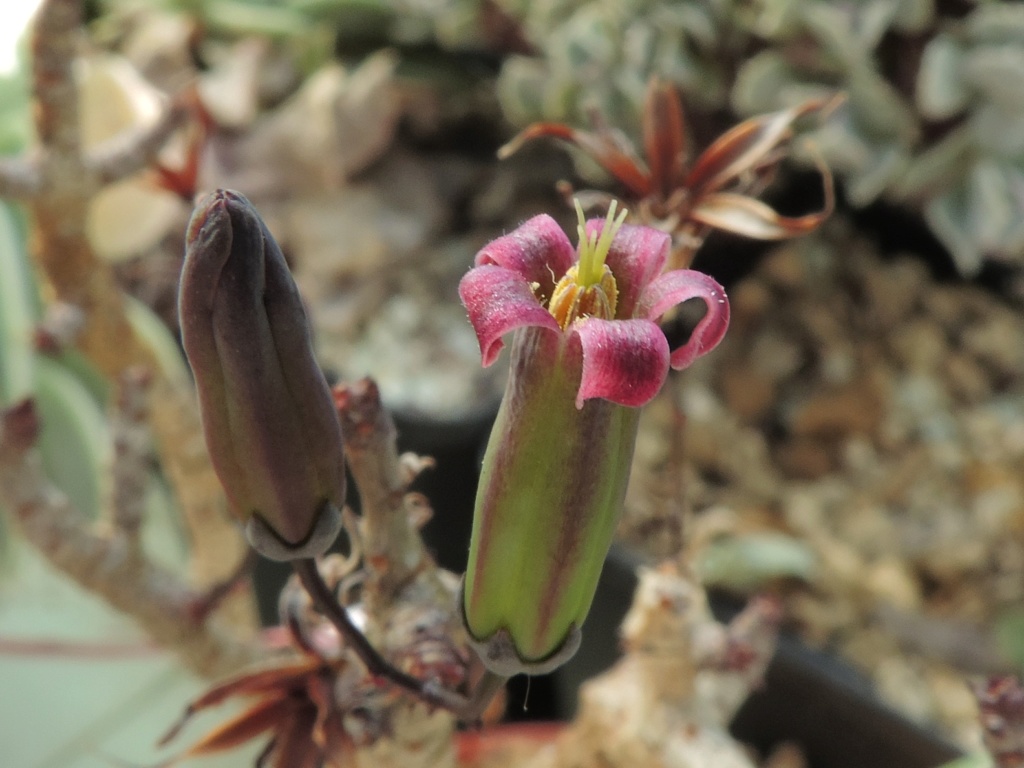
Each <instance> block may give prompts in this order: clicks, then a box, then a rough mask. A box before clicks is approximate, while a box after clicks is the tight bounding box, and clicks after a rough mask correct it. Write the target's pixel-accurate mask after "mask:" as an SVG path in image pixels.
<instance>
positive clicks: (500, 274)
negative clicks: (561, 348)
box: [459, 264, 561, 368]
mask: <svg viewBox="0 0 1024 768" xmlns="http://www.w3.org/2000/svg"><path fill="white" fill-rule="evenodd" d="M459 296H460V297H461V298H462V303H463V304H464V305H465V307H466V312H467V314H468V315H469V322H470V323H472V324H473V330H474V331H476V338H477V341H478V342H479V343H480V357H481V361H482V362H483V365H484V367H485V368H486V367H487V366H489V365H491V364H492V363H494V361H495V360H497V359H498V354H499V353H500V352H501V348H502V347H503V346H504V342H502V340H501V337H502V336H504V335H505V334H506V333H508V332H509V331H514V330H515V329H516V328H522V327H524V326H539V327H541V328H548V329H550V330H552V331H554V332H556V333H558V332H560V331H561V329H560V328H559V327H558V322H557V321H556V320H555V318H554V317H552V316H551V313H550V312H548V311H547V310H546V309H545V308H544V307H543V306H541V304H540V302H539V301H537V297H536V296H535V295H534V293H533V288H532V287H531V285H530V283H529V282H527V281H526V279H525V278H524V277H523V276H522V275H521V274H520V273H519V272H516V271H513V270H511V269H506V268H505V267H499V266H495V265H493V264H484V265H483V266H480V267H474V268H473V269H471V270H470V271H469V272H467V273H466V275H465V276H464V277H463V278H462V281H461V282H460V283H459Z"/></svg>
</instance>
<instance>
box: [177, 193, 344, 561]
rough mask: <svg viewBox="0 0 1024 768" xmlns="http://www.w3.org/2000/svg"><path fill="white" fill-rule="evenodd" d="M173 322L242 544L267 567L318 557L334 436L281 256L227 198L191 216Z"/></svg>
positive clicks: (335, 521)
mask: <svg viewBox="0 0 1024 768" xmlns="http://www.w3.org/2000/svg"><path fill="white" fill-rule="evenodd" d="M178 313H179V317H180V320H181V332H182V342H183V345H184V347H185V353H186V355H187V357H188V360H189V363H190V365H191V366H192V371H193V374H194V375H195V380H196V388H197V390H198V393H199V406H200V412H201V415H202V422H203V432H204V434H205V436H206V442H207V445H208V446H209V449H210V458H211V460H212V462H213V466H214V469H215V470H216V472H217V476H218V477H219V478H220V481H221V484H222V485H223V486H224V490H225V492H226V493H227V496H228V502H229V505H230V507H231V510H232V512H233V514H234V515H235V516H236V517H237V518H238V519H239V520H240V521H241V522H242V523H243V524H245V526H246V528H245V530H246V536H247V538H248V539H249V543H250V544H251V545H252V546H253V547H254V548H255V549H256V550H257V551H258V552H260V553H261V554H263V555H265V556H266V557H269V558H271V559H275V560H294V559H299V558H306V557H313V556H315V555H320V554H323V553H324V552H325V551H326V550H327V548H328V547H329V546H330V545H331V544H332V543H333V541H334V540H335V538H337V535H338V533H339V532H340V529H341V513H340V510H341V507H342V504H343V503H344V498H345V472H344V457H343V445H342V436H341V426H340V423H339V421H338V416H337V412H336V411H335V408H334V403H333V400H332V397H331V393H330V390H329V389H328V386H327V382H326V380H325V379H324V376H323V373H322V372H321V370H320V367H319V365H318V364H317V362H316V359H315V357H314V355H313V349H312V344H311V340H310V332H309V324H308V321H307V319H306V313H305V310H304V309H303V306H302V300H301V298H300V297H299V293H298V289H297V288H296V286H295V283H294V281H293V280H292V277H291V274H290V272H289V271H288V267H287V264H286V263H285V260H284V255H283V254H282V253H281V249H280V248H279V247H278V245H277V243H276V242H275V240H274V238H273V236H272V235H271V234H270V231H269V230H268V229H267V227H266V225H265V224H264V223H263V221H262V219H261V218H260V216H259V214H258V213H257V212H256V209H255V208H253V206H252V205H251V204H250V203H249V201H248V200H246V199H245V197H243V196H242V195H240V194H238V193H237V192H231V191H228V190H218V191H217V192H214V193H213V194H211V195H209V196H207V197H206V198H204V199H203V200H201V201H200V202H199V204H198V205H197V206H196V210H195V212H194V213H193V215H192V220H191V221H190V222H189V227H188V237H187V244H186V251H185V263H184V266H183V268H182V273H181V287H180V292H179V298H178Z"/></svg>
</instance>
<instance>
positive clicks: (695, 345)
mask: <svg viewBox="0 0 1024 768" xmlns="http://www.w3.org/2000/svg"><path fill="white" fill-rule="evenodd" d="M687 299H703V300H704V303H705V304H706V305H707V312H705V313H704V317H702V318H701V319H700V322H698V323H697V327H696V328H694V329H693V333H692V334H690V339H689V341H687V342H686V343H685V344H684V345H683V346H681V347H679V348H678V349H675V350H673V351H672V367H673V368H675V369H676V370H677V371H678V370H682V369H683V368H686V367H687V366H688V365H690V364H691V363H692V362H693V361H694V360H696V359H697V358H698V357H700V356H701V355H705V354H707V353H708V352H710V351H711V350H712V349H714V348H715V347H717V346H718V342H720V341H721V340H722V337H723V336H725V331H726V329H727V328H728V327H729V299H728V297H726V295H725V289H724V288H722V286H720V285H719V284H718V283H717V282H716V281H715V280H714V279H713V278H711V277H708V276H707V275H705V274H704V273H703V272H698V271H696V270H693V269H677V270H675V271H672V272H666V273H665V274H663V275H661V276H660V277H658V278H657V279H655V280H654V282H652V283H651V284H650V285H648V286H647V287H646V288H645V289H644V292H643V295H642V296H641V297H640V314H641V316H643V317H646V318H648V319H649V320H652V321H657V320H658V318H660V317H661V316H662V315H663V314H665V313H666V312H667V311H668V310H670V309H671V308H672V307H674V306H675V305H676V304H682V303H683V302H684V301H686V300H687Z"/></svg>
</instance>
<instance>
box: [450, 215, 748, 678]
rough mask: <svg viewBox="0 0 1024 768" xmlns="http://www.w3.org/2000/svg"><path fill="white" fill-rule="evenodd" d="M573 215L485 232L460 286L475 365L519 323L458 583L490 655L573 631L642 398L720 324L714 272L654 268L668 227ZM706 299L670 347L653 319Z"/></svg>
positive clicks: (555, 649)
mask: <svg viewBox="0 0 1024 768" xmlns="http://www.w3.org/2000/svg"><path fill="white" fill-rule="evenodd" d="M623 217H624V214H623V216H620V217H619V218H617V219H616V218H615V213H614V206H613V207H612V208H611V210H610V212H609V219H608V220H607V221H590V222H586V223H583V221H582V219H583V214H582V212H580V226H579V233H580V247H579V249H578V251H577V250H575V249H573V247H572V246H571V245H570V244H569V240H568V238H567V237H566V236H565V234H564V233H563V232H562V230H561V229H559V227H558V225H557V224H556V223H555V222H554V220H553V219H551V217H549V216H537V217H535V218H533V219H530V220H529V221H528V222H526V223H525V224H523V225H522V226H521V227H519V228H518V229H517V230H515V231H514V232H512V233H511V234H510V235H507V236H505V237H501V238H499V239H497V240H495V241H494V242H493V243H491V244H490V245H489V246H487V247H486V248H484V249H483V250H482V251H481V252H480V253H479V255H477V257H476V266H475V267H474V268H473V269H471V270H470V271H469V273H467V274H466V276H465V277H464V278H463V279H462V283H461V285H460V286H459V292H460V294H461V295H462V301H463V303H464V304H465V305H466V309H467V310H468V311H469V319H470V321H471V322H472V323H473V326H474V328H475V329H476V333H477V337H478V338H479V341H480V350H481V352H482V354H483V362H484V365H490V364H491V363H493V362H494V360H495V359H496V358H497V356H498V353H499V352H500V351H501V347H502V336H503V335H504V334H506V333H508V332H509V331H515V333H514V335H513V341H512V349H511V353H512V363H511V366H510V371H509V379H508V384H507V386H506V388H505V395H504V397H503V398H502V401H501V408H500V409H499V410H498V415H497V418H496V419H495V422H494V428H493V429H492V430H491V436H490V439H489V441H488V444H487V451H486V453H485V454H484V460H483V466H482V468H481V472H480V484H479V486H478V488H477V496H476V506H475V509H474V513H473V533H472V536H471V538H470V548H469V563H468V565H467V568H466V578H465V582H464V584H463V597H462V610H463V620H464V622H465V626H466V630H467V632H468V633H469V636H470V640H471V642H472V643H473V644H474V646H475V647H476V648H477V651H478V652H479V655H480V658H481V660H482V661H483V663H484V664H485V665H486V666H487V668H488V669H489V670H490V671H491V672H492V673H494V674H496V675H498V676H501V677H508V676H511V675H513V674H517V673H519V672H528V673H531V674H543V673H545V672H548V671H550V670H552V669H554V668H555V667H557V666H559V665H560V664H563V663H564V662H565V661H566V660H567V659H569V658H570V657H571V656H572V654H573V653H575V651H576V649H577V648H578V647H579V639H580V627H581V626H582V624H583V620H584V619H585V618H586V616H587V612H588V611H589V610H590V604H591V601H592V600H593V598H594V592H595V590H596V588H597V581H598V577H599V576H600V573H601V566H602V564H603V563H604V558H605V555H606V554H607V553H608V548H609V546H611V541H612V537H613V535H614V532H615V525H616V521H617V520H618V517H619V514H620V512H621V511H622V503H623V499H624V497H625V494H626V485H627V483H628V481H629V472H630V467H631V465H632V457H633V448H634V445H635V443H636V433H637V426H638V424H639V413H640V409H639V408H638V407H636V406H641V405H643V404H644V403H646V402H648V401H649V400H650V399H651V398H652V397H654V396H655V394H657V392H658V390H659V389H660V388H661V385H662V384H663V383H664V381H665V377H666V376H667V375H668V369H669V366H671V367H673V368H685V367H686V366H688V365H689V364H690V363H692V362H693V361H694V360H695V359H697V358H698V357H699V356H700V355H703V354H705V353H706V352H709V351H710V350H711V349H713V348H714V347H715V345H716V344H718V342H719V341H721V339H722V336H723V335H724V334H725V329H726V327H727V326H728V324H729V304H728V302H727V300H726V298H725V292H724V291H723V290H722V287H721V286H720V285H719V284H718V283H716V282H715V281H714V280H712V279H711V278H710V277H708V276H707V275H704V274H701V273H700V272H695V271H693V270H675V271H670V272H664V273H663V272H662V269H663V268H664V266H665V260H666V258H667V256H668V251H669V236H668V235H666V234H665V233H663V232H659V231H658V230H655V229H651V228H649V227H641V226H631V227H624V226H622V220H623ZM691 298H699V299H702V300H703V301H704V303H705V304H706V305H707V312H706V313H705V315H704V317H703V318H702V319H701V320H700V322H698V323H697V327H696V328H695V329H694V331H693V333H692V334H691V336H690V339H689V340H688V341H687V342H686V343H685V344H683V345H682V346H681V347H679V348H678V349H675V350H671V349H669V343H668V340H667V339H666V337H665V334H664V333H663V332H662V330H661V328H660V327H659V326H658V324H657V321H658V319H659V318H660V317H661V316H662V315H664V314H665V313H666V312H668V311H669V310H670V309H672V308H673V307H674V306H675V305H677V304H679V303H681V302H683V301H686V300H687V299H691Z"/></svg>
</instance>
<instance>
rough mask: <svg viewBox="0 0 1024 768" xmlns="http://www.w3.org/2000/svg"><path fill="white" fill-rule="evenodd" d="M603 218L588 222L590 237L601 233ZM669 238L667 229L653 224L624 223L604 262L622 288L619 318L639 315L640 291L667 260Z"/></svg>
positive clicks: (618, 285) (587, 230)
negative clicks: (634, 224) (659, 228)
mask: <svg viewBox="0 0 1024 768" xmlns="http://www.w3.org/2000/svg"><path fill="white" fill-rule="evenodd" d="M604 225H605V220H604V219H591V220H590V221H588V222H587V225H586V232H587V237H590V235H591V233H594V232H596V233H597V234H598V236H600V234H601V231H602V230H603V229H604ZM670 242H671V240H670V238H669V236H668V235H667V234H665V233H664V232H661V231H660V230H657V229H652V228H651V227H642V226H633V225H629V224H624V225H623V226H622V229H620V230H619V232H618V234H617V235H615V239H614V240H612V247H611V248H610V249H609V251H608V258H607V260H606V261H605V263H606V264H607V265H608V267H609V268H610V269H611V271H612V274H613V275H614V276H615V284H616V287H617V288H618V290H619V302H618V308H617V310H616V312H615V315H616V317H620V318H630V317H633V316H634V315H636V312H635V311H634V310H635V309H636V305H637V301H638V300H639V298H640V294H641V293H642V292H643V289H644V286H646V285H647V284H648V283H649V282H651V280H653V279H654V277H655V276H656V275H657V274H658V273H659V272H661V270H662V268H663V267H664V266H665V261H666V260H667V259H668V251H669V245H670Z"/></svg>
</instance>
